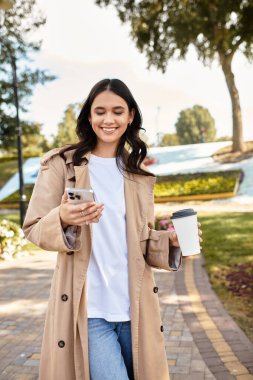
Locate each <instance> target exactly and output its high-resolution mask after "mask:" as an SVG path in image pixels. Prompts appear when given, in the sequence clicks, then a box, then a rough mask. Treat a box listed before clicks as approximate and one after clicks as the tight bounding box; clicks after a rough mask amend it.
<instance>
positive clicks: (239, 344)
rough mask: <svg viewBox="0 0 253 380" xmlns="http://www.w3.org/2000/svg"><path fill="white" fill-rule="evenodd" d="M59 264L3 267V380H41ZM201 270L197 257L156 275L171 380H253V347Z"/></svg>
mask: <svg viewBox="0 0 253 380" xmlns="http://www.w3.org/2000/svg"><path fill="white" fill-rule="evenodd" d="M55 259H56V254H55V253H48V252H44V253H43V252H41V251H38V252H37V253H36V254H35V255H33V256H28V257H24V258H21V259H18V260H16V261H14V262H12V263H7V262H0V276H1V283H0V300H1V301H0V380H35V379H38V365H39V357H40V345H41V338H42V332H43V324H44V317H45V310H46V305H47V299H48V295H49V287H50V280H51V277H52V274H53V268H54V265H55ZM202 264H203V263H202V258H201V256H200V255H197V256H195V257H194V258H187V259H184V263H183V269H182V270H180V271H179V272H178V273H168V272H165V271H155V277H156V283H157V286H158V287H159V298H160V305H161V313H162V319H163V325H164V337H165V343H166V351H167V358H168V366H169V370H170V374H171V380H211V379H220V380H230V379H231V380H232V379H238V380H252V379H253V375H252V374H253V345H252V344H251V343H250V342H249V340H248V339H247V337H246V336H245V335H244V334H243V332H242V331H241V330H240V329H239V328H238V326H237V325H236V324H235V323H234V322H233V320H232V319H231V318H230V317H229V316H228V315H227V314H226V312H225V311H224V309H223V307H222V305H221V303H220V302H219V300H218V299H217V297H216V296H215V295H214V293H213V292H212V290H211V288H210V285H209V282H208V279H207V275H206V273H205V271H204V269H203V267H202ZM154 349H155V348H154ZM70 380H71V379H70ZM154 380H159V379H154Z"/></svg>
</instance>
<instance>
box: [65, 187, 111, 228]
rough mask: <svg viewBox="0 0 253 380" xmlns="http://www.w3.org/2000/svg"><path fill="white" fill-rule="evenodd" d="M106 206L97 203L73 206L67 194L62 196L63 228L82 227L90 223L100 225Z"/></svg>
mask: <svg viewBox="0 0 253 380" xmlns="http://www.w3.org/2000/svg"><path fill="white" fill-rule="evenodd" d="M103 209H104V205H103V204H102V203H96V202H86V203H82V204H71V203H69V201H68V197H67V194H66V192H65V193H64V194H63V196H62V201H61V205H60V219H61V223H62V227H63V228H66V227H67V226H82V225H84V224H89V223H98V221H99V219H100V218H101V216H102V211H103Z"/></svg>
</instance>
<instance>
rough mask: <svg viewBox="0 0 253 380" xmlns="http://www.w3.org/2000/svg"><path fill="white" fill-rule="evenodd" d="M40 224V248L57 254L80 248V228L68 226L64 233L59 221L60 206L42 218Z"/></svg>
mask: <svg viewBox="0 0 253 380" xmlns="http://www.w3.org/2000/svg"><path fill="white" fill-rule="evenodd" d="M40 224H41V226H40V247H41V248H43V249H45V250H48V251H58V252H68V251H78V250H79V249H80V248H81V239H80V235H81V227H76V226H69V227H67V229H66V230H65V231H64V230H63V228H62V224H61V219H60V206H58V207H55V208H54V209H53V210H51V211H50V212H49V213H48V214H47V215H46V216H44V217H43V218H42V219H41V220H40ZM53 226H54V228H53Z"/></svg>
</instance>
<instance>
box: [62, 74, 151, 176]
mask: <svg viewBox="0 0 253 380" xmlns="http://www.w3.org/2000/svg"><path fill="white" fill-rule="evenodd" d="M103 91H112V92H113V93H115V94H116V95H118V96H120V97H121V98H122V99H124V100H125V102H126V103H127V105H128V109H129V112H131V111H132V110H134V119H133V121H132V123H131V125H128V127H127V129H126V131H125V133H124V134H123V135H122V136H121V138H120V141H119V144H118V147H117V150H116V162H117V165H118V167H119V169H122V170H123V171H124V170H125V171H127V172H130V173H134V174H140V175H146V176H154V174H152V173H150V172H147V171H145V170H144V169H143V168H141V163H142V162H143V160H144V158H145V157H146V155H147V145H146V144H145V142H144V141H142V140H141V139H140V136H139V134H140V131H141V130H145V129H144V128H142V116H141V112H140V109H139V107H138V104H137V103H136V101H135V99H134V97H133V95H132V94H131V92H130V90H129V88H128V87H127V86H126V85H125V83H123V82H122V81H121V80H119V79H103V80H101V81H100V82H98V83H96V84H95V86H94V87H93V88H92V89H91V91H90V93H89V95H88V97H87V99H86V101H85V102H84V105H83V107H82V109H81V112H80V114H79V116H78V119H77V127H76V134H77V136H78V137H79V140H80V141H79V142H78V143H77V144H72V145H68V146H67V147H64V148H63V149H62V150H61V152H60V155H61V157H63V158H64V152H67V151H69V150H72V149H75V152H74V154H73V163H74V165H75V166H79V165H80V164H81V163H82V161H83V160H85V158H84V157H83V156H84V155H85V154H86V153H88V152H89V151H92V150H93V149H94V148H95V146H96V143H97V136H96V134H95V132H94V131H93V129H92V127H91V124H90V122H89V117H90V110H91V105H92V103H93V101H94V99H95V98H96V96H97V95H99V94H100V93H101V92H103ZM126 145H127V146H128V151H129V152H128V154H127V155H125V154H124V152H125V147H126Z"/></svg>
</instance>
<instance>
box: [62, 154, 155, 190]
mask: <svg viewBox="0 0 253 380" xmlns="http://www.w3.org/2000/svg"><path fill="white" fill-rule="evenodd" d="M74 152H75V149H72V150H69V151H67V152H65V153H64V154H65V157H66V164H71V163H73V154H74ZM127 154H128V152H127V151H126V150H125V152H124V155H127ZM90 156H91V152H87V153H86V154H84V155H83V157H82V158H86V160H87V161H88V162H89V160H90ZM74 170H75V175H76V177H80V176H81V175H83V174H84V173H85V172H86V171H87V164H86V163H83V164H82V165H80V166H74ZM145 170H146V168H145ZM124 178H125V180H127V181H130V183H132V185H133V186H134V183H136V184H146V185H148V186H151V187H153V186H154V184H155V181H156V178H155V177H153V176H145V175H140V174H133V173H128V172H126V171H125V172H124ZM76 180H77V178H76Z"/></svg>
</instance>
